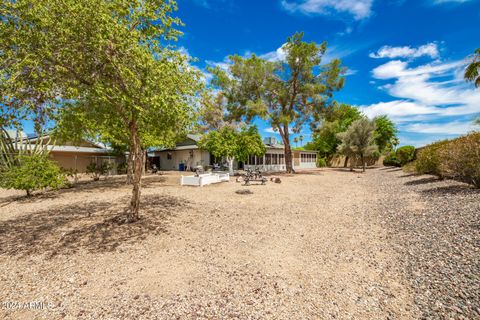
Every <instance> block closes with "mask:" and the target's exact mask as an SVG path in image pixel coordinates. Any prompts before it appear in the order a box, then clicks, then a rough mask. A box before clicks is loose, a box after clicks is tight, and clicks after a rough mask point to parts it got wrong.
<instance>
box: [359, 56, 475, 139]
mask: <svg viewBox="0 0 480 320" xmlns="http://www.w3.org/2000/svg"><path fill="white" fill-rule="evenodd" d="M411 64H412V61H410V62H405V61H400V60H392V61H389V62H387V63H384V64H382V65H380V66H378V67H376V68H374V69H373V70H372V76H373V78H375V79H377V81H388V83H386V84H384V85H382V86H380V87H379V89H381V90H384V91H385V92H386V93H388V94H389V95H390V96H392V97H393V98H396V99H394V100H391V101H382V102H378V103H374V104H371V105H363V106H359V108H360V109H361V111H362V112H363V113H365V114H366V115H367V116H369V117H375V116H378V115H384V114H385V115H388V116H389V117H391V118H392V119H393V120H394V121H395V122H396V123H397V124H398V125H399V126H400V129H401V131H402V132H403V134H409V133H410V134H420V135H422V136H421V141H428V142H431V141H433V140H436V138H438V137H442V138H445V137H447V136H453V135H460V134H465V133H467V132H469V131H471V130H473V129H474V126H473V125H472V122H471V119H472V117H473V116H474V115H476V114H480V91H478V90H476V89H475V88H473V86H471V85H468V84H466V83H465V82H464V81H463V79H461V78H459V74H462V73H463V70H464V68H465V61H454V62H439V61H435V62H432V63H427V64H423V65H417V66H415V67H410V65H411ZM392 80H393V82H391V81H392ZM417 145H418V143H417Z"/></svg>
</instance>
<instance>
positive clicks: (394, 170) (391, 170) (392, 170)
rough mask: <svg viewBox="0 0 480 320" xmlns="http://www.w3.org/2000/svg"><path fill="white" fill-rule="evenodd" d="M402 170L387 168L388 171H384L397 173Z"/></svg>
mask: <svg viewBox="0 0 480 320" xmlns="http://www.w3.org/2000/svg"><path fill="white" fill-rule="evenodd" d="M402 170H403V169H402V168H396V167H393V168H388V170H386V172H397V171H402Z"/></svg>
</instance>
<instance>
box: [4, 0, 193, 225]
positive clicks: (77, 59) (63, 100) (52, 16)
mask: <svg viewBox="0 0 480 320" xmlns="http://www.w3.org/2000/svg"><path fill="white" fill-rule="evenodd" d="M176 8H177V6H176V3H175V1H171V0H167V1H162V0H109V1H107V0H62V1H57V0H38V1H29V0H6V1H3V2H2V4H1V5H0V15H1V18H2V19H1V21H0V39H1V40H0V61H2V62H1V63H2V67H3V70H2V71H3V72H2V75H0V77H2V78H1V80H0V82H1V88H2V89H4V90H5V91H4V93H2V94H3V95H2V97H1V98H2V104H3V105H7V106H9V107H10V108H11V109H12V110H14V111H17V110H18V109H19V108H23V106H24V104H23V103H22V102H23V101H28V99H32V96H34V95H25V93H26V92H27V93H28V92H30V91H32V92H34V93H35V92H42V90H39V88H40V89H41V88H45V90H44V91H45V92H47V94H46V95H45V96H46V99H48V100H51V99H54V101H55V102H54V103H50V104H49V107H51V108H54V111H53V113H54V114H55V115H57V116H58V117H59V122H58V123H59V124H61V125H65V126H67V127H69V128H75V133H76V134H78V135H81V134H82V132H83V133H86V132H88V130H91V129H92V128H94V129H95V130H96V132H97V133H98V135H99V136H109V137H115V139H118V140H119V141H121V142H125V143H128V145H129V148H130V156H131V157H132V161H133V164H134V166H133V172H134V179H133V190H132V198H131V202H130V206H129V207H128V209H127V210H126V221H128V222H131V221H135V220H137V219H138V217H139V205H140V189H141V176H142V171H143V162H144V155H145V153H144V151H145V150H144V149H145V148H146V147H147V146H156V145H168V144H172V143H173V142H174V141H175V140H176V139H177V137H178V135H181V134H183V133H185V132H186V131H187V130H189V128H190V125H191V123H192V120H193V119H192V116H191V115H192V106H194V105H195V103H194V101H193V99H194V97H195V94H196V92H197V90H198V89H199V83H200V81H198V80H199V74H198V72H196V71H195V70H194V69H193V68H192V67H191V66H190V65H189V63H188V59H187V57H185V56H183V55H181V54H180V53H178V52H177V51H175V50H171V49H170V44H171V42H172V41H173V40H176V38H177V37H178V36H179V35H180V32H179V31H177V30H176V29H175V26H176V25H180V24H181V21H180V20H179V19H177V18H174V17H172V12H173V11H175V10H176ZM32 88H34V89H35V90H31V89H32ZM43 100H44V99H43ZM43 100H42V99H36V100H33V102H32V103H31V106H30V108H36V107H38V106H42V101H43ZM17 102H18V103H17Z"/></svg>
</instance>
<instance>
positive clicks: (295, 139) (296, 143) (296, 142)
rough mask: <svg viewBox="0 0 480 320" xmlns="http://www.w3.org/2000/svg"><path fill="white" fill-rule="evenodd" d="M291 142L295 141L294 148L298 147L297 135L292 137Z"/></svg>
mask: <svg viewBox="0 0 480 320" xmlns="http://www.w3.org/2000/svg"><path fill="white" fill-rule="evenodd" d="M293 142H294V143H295V148H297V147H298V138H297V137H295V138H293Z"/></svg>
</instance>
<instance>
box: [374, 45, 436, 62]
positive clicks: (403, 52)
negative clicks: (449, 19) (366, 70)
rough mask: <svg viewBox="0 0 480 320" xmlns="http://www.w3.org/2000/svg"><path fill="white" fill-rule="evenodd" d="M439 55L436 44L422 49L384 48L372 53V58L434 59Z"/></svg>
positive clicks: (408, 47) (424, 46) (406, 47)
mask: <svg viewBox="0 0 480 320" xmlns="http://www.w3.org/2000/svg"><path fill="white" fill-rule="evenodd" d="M438 55H439V52H438V46H437V44H436V43H428V44H425V45H423V46H420V47H416V48H415V47H410V46H405V47H391V46H383V47H381V48H380V49H379V50H378V51H377V52H375V53H370V55H369V57H370V58H375V59H380V58H389V59H394V58H419V57H423V56H429V57H430V58H432V59H434V58H437V57H438Z"/></svg>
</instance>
